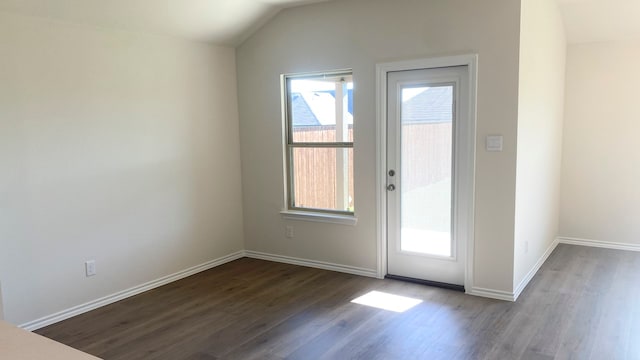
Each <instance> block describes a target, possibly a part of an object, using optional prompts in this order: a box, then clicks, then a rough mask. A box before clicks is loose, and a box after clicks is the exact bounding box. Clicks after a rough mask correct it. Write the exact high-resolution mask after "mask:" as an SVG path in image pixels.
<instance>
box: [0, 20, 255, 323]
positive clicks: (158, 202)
mask: <svg viewBox="0 0 640 360" xmlns="http://www.w3.org/2000/svg"><path fill="white" fill-rule="evenodd" d="M0 54H1V55H0V281H2V292H3V296H4V311H5V316H6V319H7V320H9V321H11V322H13V323H15V324H23V323H25V322H29V321H32V320H35V319H38V318H40V317H43V316H48V315H51V314H53V313H55V312H58V311H61V310H66V309H68V308H70V307H73V306H77V305H80V304H83V303H85V302H88V301H92V300H95V299H98V298H101V297H104V296H107V295H110V294H113V293H115V292H118V291H122V290H125V289H128V288H130V287H132V286H136V285H139V284H142V283H145V282H148V281H150V280H154V279H157V278H160V277H162V276H165V275H168V274H172V273H175V272H177V271H180V270H183V269H186V268H189V267H192V266H195V265H199V264H201V263H204V262H207V261H209V260H213V259H216V258H219V257H222V256H224V255H228V254H230V253H233V252H236V251H239V250H242V249H243V246H244V245H243V233H242V208H241V199H242V197H241V193H240V191H241V189H240V156H239V147H240V145H239V129H238V113H237V102H236V86H235V85H236V74H235V54H234V50H233V49H231V48H224V47H215V46H210V45H206V44H200V43H194V42H187V41H182V40H177V39H175V38H169V37H162V36H152V35H144V34H138V33H134V32H128V31H116V30H109V29H104V28H94V27H90V26H84V25H72V24H67V23H63V22H57V21H52V20H47V19H40V18H35V17H33V18H32V17H22V16H17V15H9V14H4V13H0ZM89 259H95V260H96V263H97V269H98V274H97V275H96V276H94V277H90V278H87V277H85V274H84V262H85V260H89Z"/></svg>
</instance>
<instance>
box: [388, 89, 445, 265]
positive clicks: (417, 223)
mask: <svg viewBox="0 0 640 360" xmlns="http://www.w3.org/2000/svg"><path fill="white" fill-rule="evenodd" d="M453 93H454V89H453V85H447V86H432V87H427V86H412V87H404V88H402V107H401V113H400V118H401V136H402V141H401V144H402V145H401V167H400V168H401V169H402V170H401V176H400V181H401V186H400V190H401V230H400V235H401V237H400V248H401V250H402V251H410V252H417V253H423V254H431V255H439V256H451V255H452V253H451V249H452V246H451V209H452V205H451V204H452V197H451V169H452V152H453V151H452V149H453V146H452V145H453V144H452V140H453V117H454V114H453Z"/></svg>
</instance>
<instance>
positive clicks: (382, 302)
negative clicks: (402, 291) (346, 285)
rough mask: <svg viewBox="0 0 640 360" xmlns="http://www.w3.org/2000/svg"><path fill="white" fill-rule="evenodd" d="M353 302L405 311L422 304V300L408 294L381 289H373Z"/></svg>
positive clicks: (400, 311)
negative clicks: (396, 293)
mask: <svg viewBox="0 0 640 360" xmlns="http://www.w3.org/2000/svg"><path fill="white" fill-rule="evenodd" d="M351 302H352V303H355V304H360V305H365V306H371V307H375V308H378V309H383V310H389V311H393V312H397V313H403V312H405V311H407V310H409V309H411V308H412V307H414V306H416V305H418V304H420V303H421V302H422V300H419V299H413V298H409V297H406V296H400V295H393V294H389V293H384V292H380V291H371V292H369V293H366V294H364V295H362V296H360V297H358V298H355V299H353V300H351Z"/></svg>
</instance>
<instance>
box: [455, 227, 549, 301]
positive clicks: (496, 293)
mask: <svg viewBox="0 0 640 360" xmlns="http://www.w3.org/2000/svg"><path fill="white" fill-rule="evenodd" d="M556 246H558V239H555V240H554V241H553V242H552V243H551V245H549V247H548V248H547V250H546V251H545V252H544V254H542V256H541V257H540V259H538V261H537V262H536V263H535V265H533V267H532V268H531V270H529V272H528V273H527V275H526V276H525V277H524V279H522V281H520V284H518V286H517V287H516V288H515V291H514V292H513V293H510V292H508V291H501V290H493V289H486V288H480V287H472V288H471V290H469V291H467V294H469V295H475V296H481V297H486V298H491V299H497V300H505V301H516V300H517V299H518V297H519V296H520V294H521V293H522V291H523V290H524V289H525V288H526V287H527V285H528V284H529V282H530V281H531V279H533V277H534V276H535V275H536V273H537V272H538V270H540V268H541V267H542V265H543V264H544V262H545V261H547V259H548V258H549V256H550V255H551V253H552V252H553V250H555V248H556Z"/></svg>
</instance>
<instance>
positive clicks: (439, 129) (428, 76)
mask: <svg viewBox="0 0 640 360" xmlns="http://www.w3.org/2000/svg"><path fill="white" fill-rule="evenodd" d="M468 71H469V69H468V67H467V66H454V67H443V68H434V69H423V70H409V71H397V72H389V73H388V78H387V87H388V88H387V169H386V170H387V273H388V275H390V276H396V277H405V278H412V279H418V280H425V281H429V282H435V283H443V284H450V285H458V286H464V279H465V264H466V239H465V237H466V236H468V234H469V231H471V230H469V229H468V223H467V219H466V216H465V214H467V213H468V211H467V210H468V208H469V207H470V206H472V204H471V203H470V202H469V201H468V199H469V196H468V194H466V193H465V191H468V190H467V189H469V186H468V185H469V182H470V181H472V175H473V174H472V172H473V166H472V165H471V166H470V164H472V162H473V159H472V156H473V149H471V146H472V144H471V142H469V141H467V139H469V138H470V134H469V133H468V132H469V131H471V129H472V128H473V127H472V126H470V125H471V124H469V122H470V121H471V120H470V119H471V117H470V116H469V108H470V106H469V95H468V94H469V91H468V87H469V84H468ZM471 136H473V135H471Z"/></svg>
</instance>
